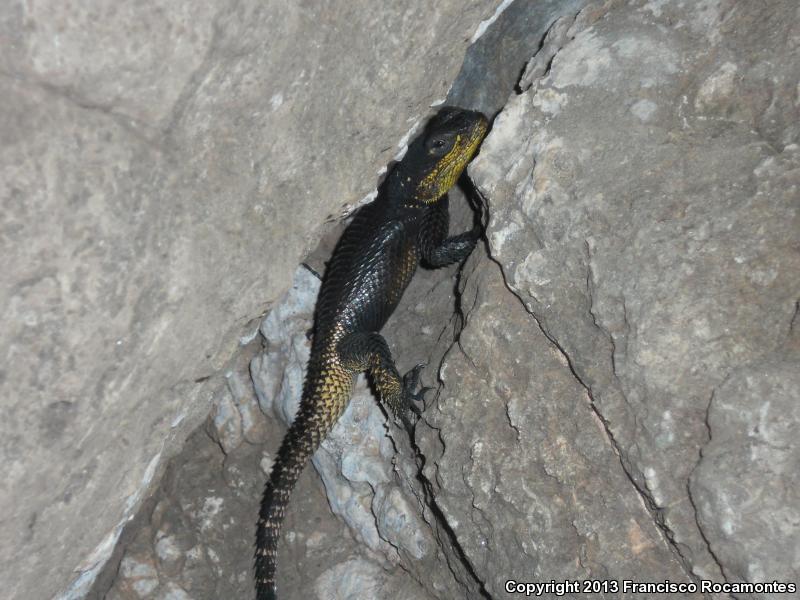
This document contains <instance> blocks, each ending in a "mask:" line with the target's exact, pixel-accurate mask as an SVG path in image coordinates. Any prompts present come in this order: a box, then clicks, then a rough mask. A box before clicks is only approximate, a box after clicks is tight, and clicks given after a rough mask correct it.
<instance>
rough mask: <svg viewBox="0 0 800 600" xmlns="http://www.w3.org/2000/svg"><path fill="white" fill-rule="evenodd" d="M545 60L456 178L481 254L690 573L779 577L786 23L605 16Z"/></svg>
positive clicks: (792, 32) (688, 9) (799, 69)
mask: <svg viewBox="0 0 800 600" xmlns="http://www.w3.org/2000/svg"><path fill="white" fill-rule="evenodd" d="M543 52H544V55H543V56H542V57H537V59H535V61H534V62H533V63H532V64H531V65H530V67H529V70H528V74H527V75H526V79H525V85H526V86H529V89H527V91H525V92H524V93H522V94H520V95H518V96H515V97H514V98H512V99H511V101H510V102H509V104H508V105H507V106H506V108H505V110H504V112H503V113H502V114H501V115H500V117H499V118H498V119H497V121H495V124H494V128H493V131H492V134H491V136H490V138H489V139H488V140H487V142H486V143H485V144H484V146H483V148H482V152H481V156H480V157H479V159H478V161H477V163H476V164H475V165H474V169H473V173H474V174H475V177H476V180H477V181H478V183H479V185H480V187H481V188H482V190H483V191H484V192H485V193H486V194H487V196H488V197H489V198H490V199H491V225H490V227H489V231H488V238H489V242H490V247H491V251H492V254H493V256H494V258H495V260H496V261H497V262H498V264H499V265H500V266H501V267H502V268H503V271H504V274H505V278H506V281H507V283H508V285H509V288H510V289H511V290H512V291H513V292H514V293H515V295H517V296H518V297H519V299H520V300H521V301H522V303H523V304H524V306H525V310H526V311H528V313H529V314H530V315H531V317H532V318H533V319H535V320H536V322H538V323H539V324H540V325H541V327H542V330H543V331H544V332H545V333H546V334H547V336H548V337H549V338H550V339H551V340H552V341H553V342H554V343H555V344H556V345H557V346H558V348H559V350H560V352H561V353H563V356H564V357H565V358H567V360H569V363H570V367H571V369H572V370H573V372H574V374H575V377H576V378H577V379H578V380H579V381H580V382H581V383H582V385H583V386H584V387H585V388H586V390H587V391H588V393H589V396H590V398H591V406H592V408H593V410H594V411H595V413H596V415H597V416H598V417H599V418H600V419H601V420H602V423H603V425H604V427H605V428H606V429H607V431H608V434H609V436H610V438H609V442H610V443H611V444H612V445H613V446H614V448H615V449H616V450H617V452H619V454H620V459H621V468H622V469H624V472H625V473H626V474H627V475H628V476H629V477H630V483H629V487H630V488H631V490H633V491H634V492H635V493H636V494H638V495H640V496H641V497H642V498H643V499H644V501H645V503H646V504H647V506H648V509H649V511H650V512H651V513H652V516H653V519H654V520H655V521H656V522H657V523H658V526H659V529H660V531H661V535H662V537H663V538H664V539H665V540H668V542H669V545H670V546H671V547H672V549H673V552H674V555H675V556H676V557H677V558H678V559H679V560H680V561H681V562H682V563H683V565H684V566H685V568H686V569H687V571H691V573H693V574H694V575H695V576H697V577H701V578H711V579H714V580H716V581H723V580H726V579H727V580H728V581H743V580H746V581H772V580H773V579H777V580H779V581H786V580H794V581H795V582H796V581H797V580H798V579H800V558H799V557H798V554H797V540H798V539H800V512H798V508H797V507H798V506H800V495H798V487H797V473H798V471H797V465H798V460H800V445H799V444H798V438H797V436H796V435H794V436H793V435H790V434H789V433H788V432H789V431H792V430H794V431H796V429H797V427H798V425H800V422H799V421H798V413H797V405H798V402H797V401H798V387H797V373H798V372H800V356H798V353H797V345H796V342H792V339H791V338H792V336H796V335H797V333H796V324H797V311H798V299H800V277H798V273H800V253H798V244H800V214H799V213H800V146H798V141H800V140H798V136H799V135H800V97H799V96H798V94H799V93H800V89H799V88H798V87H797V85H798V81H799V80H800V60H798V59H800V9H798V7H797V4H796V3H795V2H773V3H770V9H769V10H768V11H764V10H762V7H760V6H758V5H756V4H755V3H747V2H745V3H739V2H729V1H724V0H723V1H706V2H680V1H660V0H659V1H651V2H620V3H618V2H609V3H606V5H605V6H598V7H596V8H592V9H587V11H585V12H584V13H582V16H581V17H580V18H579V19H578V21H577V22H576V23H575V24H571V25H570V24H569V23H566V24H565V26H557V27H554V28H553V31H552V35H551V39H549V40H548V42H547V43H546V44H545V45H544V48H543ZM525 346H526V348H529V345H527V344H525ZM516 357H517V358H516V359H514V358H512V357H510V356H509V357H507V358H506V359H504V360H503V362H507V361H508V360H509V359H510V360H512V361H514V360H519V359H521V358H522V357H521V355H519V354H516ZM570 461H571V459H570ZM620 491H622V490H620ZM551 574H552V575H555V576H556V577H557V576H558V574H557V573H555V574H554V573H551Z"/></svg>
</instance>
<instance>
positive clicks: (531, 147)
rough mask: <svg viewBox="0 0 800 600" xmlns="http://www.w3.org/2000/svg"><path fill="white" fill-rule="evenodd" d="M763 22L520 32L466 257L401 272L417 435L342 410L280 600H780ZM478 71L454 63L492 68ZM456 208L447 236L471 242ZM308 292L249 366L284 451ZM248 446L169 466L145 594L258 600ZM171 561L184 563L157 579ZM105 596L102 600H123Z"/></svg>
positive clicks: (776, 372) (785, 352) (791, 481)
mask: <svg viewBox="0 0 800 600" xmlns="http://www.w3.org/2000/svg"><path fill="white" fill-rule="evenodd" d="M503 6H505V7H506V11H510V10H512V9H511V7H509V5H508V4H505V3H504V5H503ZM529 6H530V8H532V9H533V8H535V5H534V4H533V3H531V4H530V5H529ZM548 6H549V5H548ZM564 6H568V7H572V8H571V10H573V11H574V10H576V8H575V7H574V5H571V4H565V5H564ZM772 8H773V11H772V12H768V11H764V10H763V8H761V7H756V6H755V5H749V4H747V3H733V2H732V1H730V0H714V1H709V2H697V3H686V2H681V1H678V0H666V1H665V0H651V1H648V0H637V1H634V2H622V1H621V0H607V1H604V2H591V3H589V5H588V6H586V8H584V9H583V10H581V11H580V13H578V14H569V11H565V13H558V14H552V13H545V12H542V16H543V17H546V18H543V20H537V19H535V18H533V17H531V20H530V21H526V22H529V23H532V25H531V29H532V30H536V31H538V32H539V34H538V35H540V36H541V32H542V31H543V29H540V27H542V28H546V27H547V25H542V24H543V23H549V24H550V25H549V30H548V34H547V36H546V38H545V39H544V40H542V43H541V47H540V49H539V50H538V52H537V53H536V54H535V55H534V56H533V57H526V58H525V59H524V60H522V61H521V62H519V65H520V67H519V68H520V72H522V66H521V65H525V68H524V73H523V75H522V79H521V81H520V84H519V86H518V89H517V91H516V93H513V94H512V95H511V97H510V99H509V101H508V103H507V104H506V106H505V108H504V109H503V110H502V112H501V113H500V114H499V116H498V118H497V120H496V121H495V122H494V125H493V129H492V132H491V134H490V136H489V138H488V139H487V140H486V142H485V143H484V145H483V147H482V150H481V154H480V156H479V157H478V159H477V160H476V162H475V163H474V164H473V165H472V167H471V168H470V172H471V175H472V177H473V179H474V180H475V182H476V183H477V184H478V185H479V187H480V189H481V190H482V191H483V193H484V195H485V196H486V199H487V202H488V221H489V223H488V230H487V238H486V240H485V243H484V244H482V245H480V246H479V247H478V249H476V251H475V253H473V255H472V257H470V259H469V260H468V261H467V262H466V264H465V265H463V267H453V268H450V269H444V270H437V271H426V270H420V271H419V272H418V274H417V275H416V277H415V279H414V281H413V282H412V284H411V286H410V287H409V289H408V290H407V292H406V294H405V296H404V298H403V300H402V302H401V304H400V306H399V307H398V310H397V312H396V313H395V315H394V316H393V317H392V319H390V321H389V323H388V324H387V327H386V328H385V329H384V335H385V337H386V339H387V340H388V342H389V345H390V347H391V350H392V352H393V354H394V356H395V357H396V360H397V364H398V368H399V370H400V371H405V370H407V369H408V368H410V367H411V366H413V365H414V364H416V363H418V362H420V361H425V362H427V363H428V367H427V368H426V369H425V370H424V371H423V374H422V379H423V383H424V384H427V385H435V386H436V391H435V392H431V393H430V394H429V396H428V398H427V402H426V409H425V411H424V415H423V418H422V420H421V421H420V422H418V423H417V424H416V427H415V428H414V430H413V432H411V434H410V435H409V433H407V432H406V431H405V430H403V429H400V428H398V427H396V425H395V424H394V423H393V422H391V421H390V420H387V419H386V415H385V414H384V411H383V410H382V409H381V407H380V406H379V404H378V403H377V402H376V401H375V399H374V398H373V397H372V396H371V394H370V393H369V390H368V388H367V387H366V386H364V384H363V381H362V382H359V385H358V387H357V390H356V393H355V394H354V397H353V399H352V401H351V402H350V405H349V406H348V408H347V410H346V412H345V414H344V415H343V417H342V418H341V420H340V421H339V423H337V425H336V427H335V428H334V430H333V431H332V432H331V435H330V436H329V438H328V439H327V440H326V441H325V442H324V444H323V446H322V447H321V449H320V450H319V452H318V453H317V454H316V456H315V457H314V460H313V464H314V467H315V470H316V473H318V474H319V476H320V478H321V480H322V483H323V484H324V488H322V487H321V486H319V485H318V483H319V482H318V481H317V479H316V474H315V472H314V471H313V470H311V469H306V471H305V472H304V473H303V476H302V478H301V480H300V482H299V484H298V487H297V489H296V490H295V492H294V494H293V495H292V499H291V502H290V504H289V508H288V512H287V518H286V522H285V526H284V536H283V539H282V542H281V547H280V548H279V554H280V556H281V559H280V560H279V567H278V580H279V586H280V589H281V590H282V594H283V596H282V598H283V597H284V596H285V598H286V599H288V600H293V598H305V597H309V595H310V594H315V595H316V596H317V597H319V598H371V597H375V598H383V597H395V596H396V597H398V598H409V599H412V598H420V599H421V598H437V599H441V600H450V599H456V598H465V597H466V598H487V597H490V598H512V597H514V598H516V597H518V594H513V593H511V592H509V591H508V588H507V587H506V585H507V583H506V582H507V581H508V580H509V579H513V580H516V581H520V582H526V581H543V582H546V581H551V580H555V581H563V580H578V581H584V580H594V581H603V580H608V581H609V585H613V582H620V584H621V582H622V581H623V580H625V579H630V580H633V581H636V582H663V581H665V580H669V581H672V582H690V581H692V580H697V579H700V578H706V579H711V580H713V581H715V582H720V583H721V582H725V581H726V580H727V581H728V582H734V583H735V582H740V581H745V580H750V581H761V580H763V581H772V580H773V579H776V580H778V581H797V579H798V577H799V576H800V569H798V565H797V561H796V556H795V555H796V552H794V550H795V548H796V540H797V537H798V531H797V523H798V514H797V509H796V506H798V497H797V492H796V489H797V482H796V480H797V469H796V465H797V463H798V458H799V457H800V448H799V447H798V442H797V441H796V438H797V436H796V435H795V436H793V435H792V433H793V432H795V431H796V430H797V426H798V419H799V418H800V416H799V415H798V414H797V389H798V383H800V382H799V381H798V375H797V374H798V373H800V369H798V366H799V365H800V337H798V333H797V332H798V331H800V328H799V327H798V322H800V316H798V315H800V310H798V306H799V305H798V300H799V299H800V283H798V282H799V281H800V280H799V279H798V277H797V273H798V272H800V255H798V253H797V246H798V244H799V243H800V240H799V239H798V237H799V236H800V227H798V225H799V224H798V209H800V202H798V199H799V198H800V196H798V189H800V186H798V184H800V181H798V174H800V168H798V167H800V151H799V149H800V146H798V140H797V138H798V134H800V125H799V124H800V118H798V117H800V115H798V111H800V104H798V100H797V99H798V96H797V81H798V80H800V77H798V69H800V66H798V65H800V61H797V60H795V59H796V56H795V55H796V50H795V46H796V44H795V46H793V45H792V44H794V43H795V42H794V41H793V40H795V38H796V37H797V36H796V32H797V23H798V22H800V18H798V17H800V15H798V8H797V7H796V6H794V4H792V3H789V2H780V1H779V2H776V3H774V4H773V7H772ZM514 11H520V12H509V15H525V14H526V13H525V11H524V10H522V9H521V7H520V6H518V5H515V6H514ZM504 15H505V13H504V12H500V13H496V16H497V19H496V20H495V23H497V24H498V27H502V28H505V29H502V30H503V31H505V32H511V31H515V30H517V29H518V28H517V29H515V27H514V26H513V25H514V23H512V22H509V21H505V20H504V19H503V16H504ZM535 23H538V25H535V26H534V24H535ZM523 29H524V28H523ZM489 34H490V31H489V30H487V33H486V35H489ZM492 39H494V40H495V43H496V44H497V47H498V48H500V47H502V46H503V36H502V35H497V36H494V38H492ZM526 44H527V42H526V43H519V44H517V43H516V42H515V43H514V44H509V45H513V46H514V47H518V48H524V47H529V46H526ZM535 47H537V48H539V44H536V45H535ZM487 54H488V55H489V57H490V58H491V60H487V61H467V62H468V64H470V65H473V66H474V65H476V64H495V65H496V64H502V63H503V61H502V60H496V57H494V56H492V53H491V52H487ZM528 59H530V60H528ZM508 64H509V65H510V64H515V65H516V64H518V62H517V59H516V58H514V59H513V60H511V59H509V60H508ZM515 68H516V67H515ZM509 71H511V69H510V68H509ZM467 72H468V69H467V68H466V67H465V71H464V72H463V73H462V74H464V76H465V77H466V76H467V75H466V73H467ZM501 75H502V74H501ZM506 76H507V75H502V77H501V79H502V78H503V77H506ZM469 77H471V78H472V81H474V82H480V81H484V80H485V81H486V82H495V81H499V79H498V80H494V79H492V78H491V77H486V78H481V77H480V75H479V70H478V71H473V72H471V73H470V74H469ZM459 85H460V84H458V83H457V84H456V85H454V87H453V89H454V90H457V89H465V90H469V89H471V88H470V86H466V85H465V86H463V88H461V87H459ZM487 85H489V86H491V85H495V84H494V83H488V84H487ZM509 91H510V90H509ZM471 93H472V94H474V95H473V96H471V97H472V98H474V99H475V101H476V102H478V101H480V102H487V103H492V102H495V101H496V98H497V97H499V92H498V91H497V90H480V89H477V90H476V89H472V92H471ZM488 105H489V104H487V106H488ZM455 196H457V195H455ZM453 205H454V223H453V226H452V230H453V232H457V231H460V230H462V229H464V228H466V227H468V226H469V212H468V210H467V209H466V206H465V205H464V204H461V203H459V201H458V198H457V197H456V198H454V202H453ZM326 243H327V242H325V243H323V244H321V248H319V249H318V250H317V251H316V252H315V253H314V254H315V256H314V257H312V258H313V260H311V259H308V260H307V262H308V263H313V264H311V266H312V268H314V269H315V270H321V268H322V267H321V265H322V261H323V260H324V259H322V258H320V257H321V256H325V255H326V252H325V251H323V250H325V244H326ZM317 289H318V281H317V280H316V278H315V277H314V276H313V275H312V274H311V273H310V271H309V270H308V269H307V268H305V267H301V268H298V269H296V270H295V275H294V283H293V286H292V289H291V290H290V291H289V292H288V293H287V294H286V295H284V296H283V297H282V298H281V299H280V300H278V301H276V302H275V303H274V304H273V305H272V307H271V311H270V313H269V315H268V316H267V318H266V319H265V320H264V321H263V322H262V323H261V327H260V332H261V334H262V336H263V338H264V345H265V348H264V350H263V352H262V353H260V354H259V355H257V356H256V357H255V358H254V359H253V360H252V362H251V367H250V374H251V376H252V378H253V381H254V384H255V389H256V393H257V397H258V402H259V405H260V407H261V409H262V410H263V412H264V413H265V414H269V415H273V416H275V417H277V418H278V419H280V420H282V421H283V423H284V424H286V423H289V422H290V421H291V419H292V417H293V414H294V412H295V410H296V407H297V402H298V401H299V398H300V390H301V387H302V379H303V375H304V367H305V361H306V360H307V357H308V350H309V342H308V337H307V331H308V329H309V327H310V326H311V314H312V310H313V302H314V297H315V295H316V291H317ZM234 389H239V387H238V386H237V387H235V388H229V389H228V392H229V394H230V397H231V398H234V399H235V398H246V397H247V394H246V393H244V392H241V391H240V392H234V391H233V390H234ZM237 394H238V395H237ZM231 401H232V402H233V400H231ZM233 403H234V404H236V402H233ZM61 410H62V411H63V412H64V413H68V412H69V411H68V407H64V408H63V409H61ZM237 410H238V411H239V414H240V417H241V421H242V423H244V421H245V419H244V417H243V416H242V415H243V414H244V413H242V412H241V411H240V410H239V409H237ZM264 426H265V431H266V433H265V439H266V440H267V442H266V443H265V448H263V449H262V448H259V447H256V446H254V445H251V444H250V443H249V442H248V439H247V437H246V436H244V439H243V440H242V439H239V438H237V443H236V444H229V446H230V451H229V453H228V454H227V455H224V454H223V452H222V450H221V449H220V447H219V446H218V445H216V444H214V443H212V442H211V440H210V439H208V438H207V437H206V436H205V433H204V432H202V431H200V432H197V433H196V434H195V436H192V438H190V441H189V443H187V447H186V449H185V451H184V452H183V453H182V454H181V455H180V458H179V460H177V461H176V462H175V463H173V464H174V470H172V469H171V470H170V471H168V473H167V475H166V477H165V480H164V484H163V486H162V487H161V489H160V491H159V502H158V503H157V505H156V508H155V509H154V510H153V514H152V516H150V518H149V520H148V523H147V526H146V527H144V528H142V529H141V531H140V532H139V533H138V534H137V536H136V539H135V540H134V542H133V543H132V544H131V545H130V546H129V547H128V548H127V549H126V551H125V552H126V556H127V555H130V556H132V557H133V558H135V559H136V560H138V561H140V562H148V561H149V563H148V564H152V565H154V568H155V569H156V572H157V579H158V581H159V587H158V588H156V589H155V590H154V591H153V592H152V593H153V594H155V595H156V596H157V595H158V594H164V593H166V590H167V589H172V588H170V587H168V586H173V585H174V586H178V587H179V588H180V589H182V590H185V591H186V593H187V594H189V595H190V596H191V597H192V598H195V597H196V598H199V599H200V600H205V598H209V599H210V598H216V597H237V596H240V595H243V594H248V593H250V590H251V589H252V588H251V586H252V582H251V581H250V577H251V574H250V565H249V561H250V555H249V554H250V552H251V547H250V545H251V540H252V519H253V516H254V514H255V510H256V507H257V499H258V497H259V494H260V490H261V487H262V486H263V483H264V479H265V477H266V473H267V472H268V471H269V468H270V466H271V460H272V457H273V456H274V453H275V449H276V448H277V447H278V444H279V443H280V439H281V435H282V433H283V430H284V428H283V427H279V426H278V425H277V424H276V422H275V421H274V420H269V421H265V422H264ZM254 439H255V438H254ZM322 490H324V494H325V495H326V496H327V498H324V497H323V495H322ZM211 499H214V500H213V502H212V501H211ZM209 502H211V504H208V503H209ZM207 504H208V506H207ZM326 506H329V508H330V511H332V513H333V514H331V512H329V511H328V510H326V509H325V507H326ZM212 513H213V514H212ZM336 517H339V519H341V522H340V521H339V520H337V519H336ZM154 532H157V533H154ZM164 536H173V537H175V539H176V544H177V545H178V547H180V548H187V549H188V550H185V561H184V563H183V565H180V570H179V571H178V574H177V575H175V574H174V573H175V571H177V569H176V568H175V565H172V564H168V561H167V562H165V561H164V560H163V558H161V555H160V554H159V553H158V551H159V546H158V544H159V540H162V539H164ZM181 536H184V537H181ZM143 548H144V550H143ZM161 550H162V554H163V553H164V549H163V548H161ZM287 557H291V558H287ZM176 564H180V563H176ZM170 569H172V571H170ZM151 579H152V578H151ZM126 581H127V580H125V579H122V578H120V579H118V580H117V581H116V582H115V583H114V586H113V587H112V589H111V590H110V591H109V595H108V597H110V598H123V597H124V598H126V599H127V596H122V592H127V591H128V590H129V589H130V588H129V587H126V585H127V583H126ZM601 591H602V590H601ZM592 595H596V594H589V593H580V592H577V593H574V594H571V596H572V597H589V596H592ZM607 595H609V596H614V597H622V598H633V597H634V596H636V597H638V596H641V594H631V593H621V592H615V591H612V590H609V591H608V593H607ZM670 596H671V597H672V596H674V597H693V598H700V597H703V595H702V594H699V593H691V592H688V593H685V594H671V595H670ZM707 597H724V595H721V594H710V595H708V596H707ZM742 597H751V596H749V595H746V594H742ZM754 597H767V594H760V593H756V594H754Z"/></svg>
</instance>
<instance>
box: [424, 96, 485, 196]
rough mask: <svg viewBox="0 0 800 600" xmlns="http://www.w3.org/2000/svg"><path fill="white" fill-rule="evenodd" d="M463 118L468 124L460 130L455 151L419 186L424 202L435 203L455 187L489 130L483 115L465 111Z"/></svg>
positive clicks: (454, 146) (446, 156)
mask: <svg viewBox="0 0 800 600" xmlns="http://www.w3.org/2000/svg"><path fill="white" fill-rule="evenodd" d="M463 116H464V117H466V119H467V123H465V124H464V125H463V126H462V127H460V128H459V130H460V132H459V134H458V136H457V137H456V142H455V144H454V145H453V149H452V150H451V151H450V152H448V153H447V155H445V156H444V157H442V159H441V160H440V161H439V163H438V164H437V165H436V167H435V168H434V169H433V170H432V171H431V173H430V174H429V175H428V177H426V178H425V179H424V180H423V181H422V183H421V184H420V186H419V191H420V192H421V194H420V195H419V198H420V199H422V200H423V201H424V202H435V201H436V200H438V199H439V198H441V197H442V196H443V195H444V194H445V193H446V192H447V190H449V189H450V188H451V187H453V185H455V183H456V181H458V178H459V177H460V176H461V173H462V172H463V171H464V169H465V168H466V166H467V164H468V163H469V161H470V160H472V157H473V156H475V153H476V152H477V151H478V147H479V146H480V144H481V142H482V141H483V138H484V136H485V135H486V132H487V130H488V129H489V122H488V121H487V119H486V117H484V116H483V115H482V114H481V113H478V112H472V111H469V112H467V111H464V115H463Z"/></svg>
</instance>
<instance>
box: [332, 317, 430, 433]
mask: <svg viewBox="0 0 800 600" xmlns="http://www.w3.org/2000/svg"><path fill="white" fill-rule="evenodd" d="M339 356H340V357H341V360H342V364H343V365H344V366H345V368H347V369H352V370H353V371H369V373H370V375H372V379H373V382H374V383H375V388H376V389H377V392H378V394H379V395H380V399H381V401H382V402H383V403H384V404H386V406H387V408H388V409H389V410H390V411H391V413H392V415H393V416H394V417H395V418H396V419H399V420H401V421H402V422H403V424H404V425H406V427H408V426H409V425H410V423H409V420H408V412H409V411H411V412H413V413H415V414H416V415H417V416H419V414H420V409H419V407H418V406H417V404H416V403H422V402H424V399H425V393H426V392H427V391H428V390H429V389H430V388H422V389H420V390H418V391H416V387H417V384H418V383H419V372H420V371H421V370H422V369H423V367H424V366H425V365H424V364H418V365H417V366H415V367H414V368H413V369H411V370H410V371H409V372H408V373H406V374H405V375H404V376H402V377H401V376H400V374H399V373H398V371H397V367H396V366H395V364H394V360H393V359H392V353H391V351H390V350H389V346H388V344H387V343H386V340H385V339H384V338H383V336H382V335H380V334H379V333H377V332H358V333H351V334H350V335H348V336H347V337H345V338H344V339H343V340H342V341H341V342H339Z"/></svg>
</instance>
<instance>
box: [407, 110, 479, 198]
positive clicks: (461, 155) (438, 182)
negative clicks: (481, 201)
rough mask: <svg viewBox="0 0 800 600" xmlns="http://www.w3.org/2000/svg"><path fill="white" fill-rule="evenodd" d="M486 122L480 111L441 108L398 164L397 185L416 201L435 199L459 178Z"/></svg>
mask: <svg viewBox="0 0 800 600" xmlns="http://www.w3.org/2000/svg"><path fill="white" fill-rule="evenodd" d="M488 125H489V124H488V121H487V120H486V117H484V116H483V115H482V114H481V113H479V112H475V111H472V110H464V109H461V108H454V107H444V108H442V109H440V110H439V112H438V113H436V115H435V116H434V117H433V118H432V119H431V120H430V121H429V122H428V124H427V126H426V127H425V130H424V131H423V132H422V134H421V135H420V136H418V137H417V138H416V139H415V140H414V141H413V142H412V143H411V145H410V146H409V147H408V152H406V155H405V157H403V160H402V161H401V162H400V165H398V176H399V179H400V181H399V184H400V185H401V186H402V187H403V188H405V189H406V190H409V192H410V193H411V194H412V195H413V197H414V199H415V200H416V201H417V202H422V203H424V204H429V203H431V202H436V201H437V200H438V199H439V198H441V197H442V196H443V195H444V194H446V193H447V190H449V189H450V188H451V187H453V185H455V183H456V181H458V178H459V177H460V176H461V173H462V171H463V170H464V168H465V167H466V166H467V163H468V162H469V161H470V160H471V159H472V157H473V156H474V155H475V152H476V151H477V150H478V146H479V145H480V143H481V141H482V140H483V137H484V136H485V135H486V130H487V128H488ZM412 190H413V191H412Z"/></svg>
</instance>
